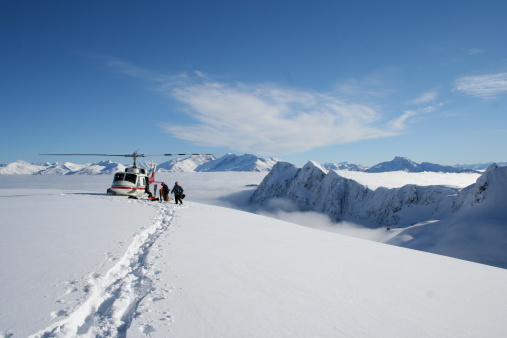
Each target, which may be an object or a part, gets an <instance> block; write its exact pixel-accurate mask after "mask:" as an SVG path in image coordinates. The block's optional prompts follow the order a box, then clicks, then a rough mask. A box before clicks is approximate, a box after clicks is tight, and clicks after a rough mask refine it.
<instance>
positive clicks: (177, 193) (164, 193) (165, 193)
mask: <svg viewBox="0 0 507 338" xmlns="http://www.w3.org/2000/svg"><path fill="white" fill-rule="evenodd" d="M145 192H146V193H147V194H148V196H149V197H150V198H153V197H152V194H151V192H150V185H149V183H148V184H146V188H145ZM155 193H156V192H155ZM171 194H174V201H175V203H176V204H183V199H184V198H185V194H183V188H182V187H181V186H180V185H179V184H178V182H175V183H174V187H173V188H172V190H171ZM160 197H161V199H163V200H164V201H166V202H168V201H169V200H170V199H171V197H169V187H168V186H167V184H165V183H164V182H162V187H161V188H160Z"/></svg>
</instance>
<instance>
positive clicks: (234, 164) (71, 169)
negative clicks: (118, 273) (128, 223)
mask: <svg viewBox="0 0 507 338" xmlns="http://www.w3.org/2000/svg"><path fill="white" fill-rule="evenodd" d="M281 161H282V160H280V159H277V158H273V157H269V158H260V157H257V156H255V155H251V154H244V155H235V154H227V155H224V156H222V157H220V158H216V157H215V156H213V155H192V156H190V157H186V158H176V159H173V160H170V161H167V162H163V163H160V164H158V165H157V172H217V171H257V172H263V171H266V172H268V171H270V170H271V169H272V168H273V166H274V165H275V164H276V163H278V162H281ZM499 164H500V165H507V163H499ZM138 166H139V167H141V168H146V169H148V168H150V166H151V163H150V162H146V161H140V162H138ZM484 166H485V165H484V164H470V165H467V166H465V165H460V166H444V165H439V164H434V163H428V162H423V163H416V162H413V161H411V160H409V159H407V158H405V157H395V158H394V159H393V160H391V161H388V162H382V163H379V164H377V165H374V166H372V167H368V166H364V165H361V164H352V163H348V162H339V163H324V164H323V165H322V167H323V168H325V169H326V170H350V171H364V172H371V173H378V172H389V171H405V172H424V171H429V172H448V173H460V172H478V170H483V169H485V168H484ZM126 167H128V164H119V163H116V162H111V161H101V162H98V163H92V164H74V163H71V162H65V163H58V162H57V163H48V162H46V163H39V164H33V163H28V162H25V161H22V160H19V161H16V162H13V163H9V164H2V165H0V175H7V174H25V175H82V174H111V173H114V172H116V171H124V170H125V168H126Z"/></svg>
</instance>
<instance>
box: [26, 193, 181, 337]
mask: <svg viewBox="0 0 507 338" xmlns="http://www.w3.org/2000/svg"><path fill="white" fill-rule="evenodd" d="M146 204H147V205H148V204H149V205H150V206H153V207H155V208H156V210H157V212H158V215H157V216H155V218H154V221H153V222H152V223H151V224H150V225H148V227H147V228H144V229H141V231H140V232H139V233H138V234H137V235H136V236H134V238H133V241H132V244H131V245H130V246H129V247H128V248H127V250H126V252H125V254H124V255H123V257H122V258H121V259H119V261H118V262H117V263H116V264H115V265H114V266H113V267H112V268H111V269H110V270H109V271H107V272H106V273H105V274H104V275H103V276H100V275H97V274H92V275H91V277H90V280H89V281H88V285H89V291H88V295H89V296H88V297H87V298H86V300H85V301H84V302H83V303H82V304H78V305H77V306H76V307H75V309H74V311H73V312H72V313H70V314H69V315H68V317H66V318H65V319H63V320H61V321H59V322H56V323H54V324H52V325H50V326H49V327H47V328H45V329H43V330H41V331H39V332H38V333H35V334H33V335H31V336H30V338H49V337H58V338H60V337H75V336H83V337H118V338H124V337H126V336H127V330H128V329H129V327H130V325H131V323H132V321H133V320H134V319H135V317H136V315H137V308H138V306H139V303H140V302H141V301H142V300H143V299H144V298H145V297H146V296H147V295H148V294H149V293H150V292H151V291H153V288H152V280H151V279H150V278H148V277H147V273H148V272H149V269H150V267H149V265H148V264H147V262H146V258H147V256H148V254H149V252H150V249H151V248H152V246H153V244H154V243H155V242H156V240H157V239H158V238H159V237H160V236H161V235H162V234H163V233H164V231H166V230H167V229H168V228H169V226H170V225H171V224H172V222H173V219H174V214H175V210H176V209H175V208H174V207H171V206H170V205H169V203H156V204H151V202H149V203H146Z"/></svg>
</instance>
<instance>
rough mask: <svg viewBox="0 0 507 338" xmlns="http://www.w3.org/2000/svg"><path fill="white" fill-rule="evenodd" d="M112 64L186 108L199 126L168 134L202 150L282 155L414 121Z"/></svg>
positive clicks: (274, 90)
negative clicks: (218, 148) (197, 145)
mask: <svg viewBox="0 0 507 338" xmlns="http://www.w3.org/2000/svg"><path fill="white" fill-rule="evenodd" d="M113 61H114V60H113ZM113 61H111V62H110V66H111V67H113V68H114V69H115V70H116V71H118V72H121V73H122V74H127V75H130V76H133V77H137V78H142V79H143V80H148V81H151V83H152V87H153V88H154V89H155V90H157V91H160V92H162V93H164V94H166V95H169V96H170V97H171V98H173V99H175V100H177V101H179V102H182V103H184V104H185V105H187V106H188V107H189V108H190V109H189V110H188V112H189V114H190V115H191V116H192V117H193V118H195V121H196V123H194V124H188V125H167V126H164V129H165V130H166V131H168V132H169V133H171V134H172V135H173V136H175V137H177V138H179V139H182V140H186V141H190V142H192V143H195V144H199V145H207V146H217V147H227V148H229V149H231V150H234V151H242V152H252V153H256V154H261V155H275V156H280V155H287V154H292V153H298V152H303V151H307V150H310V149H313V148H317V147H322V146H329V145H334V144H344V143H349V142H354V141H359V140H364V139H374V138H381V137H389V136H393V135H396V134H398V133H400V132H401V131H402V129H403V128H404V125H405V122H406V121H407V119H408V118H409V117H410V116H411V114H407V113H404V114H403V115H402V116H400V117H397V118H395V120H394V121H387V122H386V121H385V119H383V117H382V116H381V114H380V113H379V112H378V111H377V110H376V109H375V108H374V107H372V106H369V105H366V104H360V103H353V102H347V101H344V100H342V99H340V98H338V97H337V96H335V95H333V94H331V93H318V92H311V91H298V90H292V89H286V88H280V87H277V86H275V85H272V84H244V83H224V82H219V81H215V80H213V79H211V78H210V77H207V76H206V75H205V74H203V73H200V72H195V73H194V74H179V75H176V76H167V75H164V74H159V73H156V72H152V71H149V70H145V69H142V68H138V67H135V66H132V65H130V64H128V63H125V62H120V61H114V62H113Z"/></svg>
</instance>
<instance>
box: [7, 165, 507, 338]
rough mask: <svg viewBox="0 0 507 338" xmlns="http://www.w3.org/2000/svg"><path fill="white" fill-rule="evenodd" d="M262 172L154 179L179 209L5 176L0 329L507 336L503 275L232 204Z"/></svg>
mask: <svg viewBox="0 0 507 338" xmlns="http://www.w3.org/2000/svg"><path fill="white" fill-rule="evenodd" d="M265 175H266V173H257V172H252V173H248V172H246V173H238V172H228V173H172V174H169V173H168V174H159V175H157V180H163V181H166V182H168V183H169V185H171V184H172V182H173V181H179V182H180V183H181V184H182V186H183V187H184V188H185V193H186V195H187V198H186V199H185V204H184V205H183V206H176V205H174V204H171V203H160V202H149V201H147V200H131V199H127V198H124V197H112V196H107V195H104V194H103V193H104V192H105V189H106V188H107V187H108V185H109V184H110V182H111V180H112V176H111V175H100V176H92V175H73V176H31V175H16V176H5V175H4V176H0V198H1V201H2V203H1V204H0V213H1V215H2V222H1V224H0V227H1V231H2V234H3V236H2V237H0V241H1V242H0V244H1V247H2V248H3V257H2V260H1V261H0V271H2V274H0V283H1V284H0V285H2V288H0V302H1V304H2V305H1V306H2V311H1V312H0V332H1V334H0V337H1V336H3V337H11V336H12V337H27V336H33V337H75V336H84V337H96V336H99V337H102V336H111V337H126V336H128V337H168V336H173V337H238V336H240V337H260V336H262V337H288V336H291V337H309V336H318V337H337V336H346V337H366V336H367V337H386V336H389V337H427V336H436V337H451V336H468V335H470V336H481V337H503V336H504V335H505V332H506V330H507V323H506V322H505V318H507V303H506V302H505V299H507V289H506V288H505V285H506V283H507V270H505V269H500V268H495V267H492V266H487V265H482V264H477V263H472V262H467V261H464V260H458V259H454V258H449V257H445V256H440V255H435V254H430V253H425V252H422V251H416V250H410V249H405V248H401V247H396V246H392V245H385V244H381V243H376V242H372V241H367V240H363V239H358V238H353V237H347V236H342V235H339V234H334V233H329V232H324V231H319V230H315V229H312V228H309V227H303V226H299V225H295V224H293V223H288V222H284V221H280V220H276V219H273V218H268V217H264V216H260V215H256V214H253V213H247V212H242V211H239V210H233V209H230V208H225V207H224V206H230V205H237V204H238V203H240V204H241V203H243V202H244V201H246V200H247V199H248V196H249V195H251V193H252V192H253V190H254V189H255V188H256V187H255V185H257V184H260V182H261V181H262V180H263V178H264V176H265ZM364 175H368V174H364ZM369 175H371V174H369ZM391 175H393V176H391V178H395V177H396V176H395V175H396V174H393V173H391ZM459 175H466V174H459ZM365 177H366V176H365ZM385 179H386V181H387V178H385ZM426 179H428V178H426ZM457 181H459V180H457ZM457 181H456V182H451V183H452V185H458V184H460V183H459V182H457ZM486 191H487V192H490V194H496V193H497V191H496V190H486ZM488 198H489V196H487V197H486V200H487V199H488ZM470 250H472V251H473V246H471V248H470Z"/></svg>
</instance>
